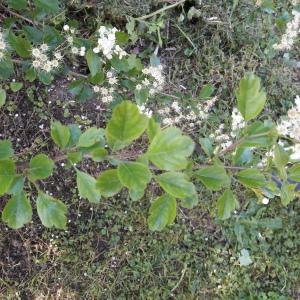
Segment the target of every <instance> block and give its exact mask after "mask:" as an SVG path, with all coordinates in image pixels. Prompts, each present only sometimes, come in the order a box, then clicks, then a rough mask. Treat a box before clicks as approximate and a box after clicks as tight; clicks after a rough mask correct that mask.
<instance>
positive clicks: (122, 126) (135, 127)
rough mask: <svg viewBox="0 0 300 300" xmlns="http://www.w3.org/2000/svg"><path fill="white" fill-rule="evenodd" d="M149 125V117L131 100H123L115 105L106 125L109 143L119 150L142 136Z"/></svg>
mask: <svg viewBox="0 0 300 300" xmlns="http://www.w3.org/2000/svg"><path fill="white" fill-rule="evenodd" d="M147 125H148V118H147V117H146V116H145V115H143V114H141V113H140V111H139V109H138V107H137V106H136V105H135V104H133V103H132V102H130V101H123V102H122V103H121V104H119V105H118V106H116V107H115V109H114V110H113V115H112V118H111V120H110V121H109V122H108V124H107V127H106V136H107V140H108V143H109V144H110V146H111V147H112V148H113V149H114V150H119V149H122V148H124V147H125V146H127V145H128V144H130V143H131V142H132V141H133V140H135V139H137V138H138V137H140V136H141V134H142V133H143V132H144V131H145V129H146V128H147Z"/></svg>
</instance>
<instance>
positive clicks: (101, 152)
mask: <svg viewBox="0 0 300 300" xmlns="http://www.w3.org/2000/svg"><path fill="white" fill-rule="evenodd" d="M91 155H92V159H93V161H95V162H101V161H103V160H105V159H107V156H108V152H107V150H106V149H104V148H97V149H95V150H93V151H92V152H91Z"/></svg>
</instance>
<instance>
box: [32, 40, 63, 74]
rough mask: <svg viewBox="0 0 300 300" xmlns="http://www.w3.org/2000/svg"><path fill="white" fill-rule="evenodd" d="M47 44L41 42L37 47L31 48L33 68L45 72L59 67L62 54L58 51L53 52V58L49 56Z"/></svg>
mask: <svg viewBox="0 0 300 300" xmlns="http://www.w3.org/2000/svg"><path fill="white" fill-rule="evenodd" d="M48 52H49V46H48V45H47V44H41V45H40V46H39V47H35V48H32V51H31V54H32V58H33V61H32V66H33V67H34V68H35V69H40V70H44V71H46V72H47V73H48V72H51V71H53V69H56V68H58V67H59V65H60V62H61V60H62V59H63V56H62V54H61V53H60V52H58V51H57V52H54V54H53V59H50V57H49V54H48Z"/></svg>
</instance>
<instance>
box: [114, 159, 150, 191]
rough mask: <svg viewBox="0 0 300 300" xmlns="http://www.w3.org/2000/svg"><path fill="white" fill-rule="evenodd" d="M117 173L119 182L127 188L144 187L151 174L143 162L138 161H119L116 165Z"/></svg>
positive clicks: (137, 188)
mask: <svg viewBox="0 0 300 300" xmlns="http://www.w3.org/2000/svg"><path fill="white" fill-rule="evenodd" d="M118 175H119V178H120V181H121V183H122V184H123V185H124V186H126V187H127V188H128V189H133V190H141V189H145V188H146V186H147V184H148V183H149V182H150V180H151V177H152V174H151V172H150V170H149V168H148V166H146V165H145V164H141V163H138V162H126V163H121V164H120V165H119V166H118Z"/></svg>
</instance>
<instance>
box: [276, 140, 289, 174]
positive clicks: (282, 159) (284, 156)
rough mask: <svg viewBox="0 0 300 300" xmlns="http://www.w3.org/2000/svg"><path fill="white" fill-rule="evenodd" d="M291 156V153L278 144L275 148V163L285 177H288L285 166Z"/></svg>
mask: <svg viewBox="0 0 300 300" xmlns="http://www.w3.org/2000/svg"><path fill="white" fill-rule="evenodd" d="M289 158H290V156H289V154H288V153H287V152H286V151H285V150H284V149H283V147H282V146H280V145H278V144H276V145H275V149H274V165H275V166H276V168H277V169H278V171H279V172H280V174H281V175H282V176H284V177H286V171H285V166H286V165H287V163H288V162H289Z"/></svg>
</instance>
